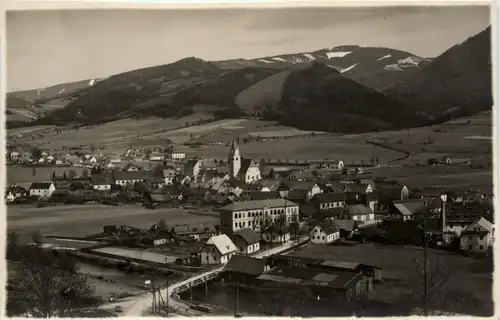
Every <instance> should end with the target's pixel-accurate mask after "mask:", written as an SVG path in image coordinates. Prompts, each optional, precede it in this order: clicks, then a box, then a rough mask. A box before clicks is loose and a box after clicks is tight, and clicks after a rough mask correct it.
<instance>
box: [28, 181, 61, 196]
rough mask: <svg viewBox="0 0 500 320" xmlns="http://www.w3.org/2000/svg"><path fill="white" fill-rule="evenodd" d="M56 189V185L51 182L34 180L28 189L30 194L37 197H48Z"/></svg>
mask: <svg viewBox="0 0 500 320" xmlns="http://www.w3.org/2000/svg"><path fill="white" fill-rule="evenodd" d="M54 191H56V186H55V185H54V184H53V183H52V182H34V183H32V184H31V186H30V189H29V194H30V196H36V197H38V199H48V198H50V196H51V195H52V193H54Z"/></svg>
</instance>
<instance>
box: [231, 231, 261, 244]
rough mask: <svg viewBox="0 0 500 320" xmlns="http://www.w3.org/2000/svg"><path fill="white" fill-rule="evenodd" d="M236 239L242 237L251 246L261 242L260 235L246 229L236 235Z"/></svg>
mask: <svg viewBox="0 0 500 320" xmlns="http://www.w3.org/2000/svg"><path fill="white" fill-rule="evenodd" d="M234 236H235V237H241V238H242V239H243V240H244V241H245V242H246V243H247V245H251V244H254V243H257V242H259V241H260V234H258V233H257V232H255V231H253V230H252V229H250V228H244V229H240V230H238V231H236V232H235V233H234Z"/></svg>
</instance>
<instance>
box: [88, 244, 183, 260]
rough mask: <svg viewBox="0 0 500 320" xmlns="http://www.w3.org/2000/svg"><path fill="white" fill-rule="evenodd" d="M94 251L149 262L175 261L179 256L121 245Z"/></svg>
mask: <svg viewBox="0 0 500 320" xmlns="http://www.w3.org/2000/svg"><path fill="white" fill-rule="evenodd" d="M92 252H98V253H104V254H109V255H114V256H120V257H125V258H134V259H140V260H145V261H147V262H155V263H173V262H175V259H177V257H176V256H173V255H166V254H160V253H154V252H148V251H144V250H135V249H125V248H119V247H104V248H98V249H94V250H92Z"/></svg>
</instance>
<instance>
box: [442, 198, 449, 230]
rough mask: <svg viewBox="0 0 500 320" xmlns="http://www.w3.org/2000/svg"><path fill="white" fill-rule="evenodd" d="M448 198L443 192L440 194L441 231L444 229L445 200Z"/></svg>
mask: <svg viewBox="0 0 500 320" xmlns="http://www.w3.org/2000/svg"><path fill="white" fill-rule="evenodd" d="M447 200H448V196H447V195H446V194H445V193H443V194H442V195H441V229H442V230H441V231H443V232H444V231H445V230H446V201H447Z"/></svg>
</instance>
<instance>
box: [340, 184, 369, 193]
mask: <svg viewBox="0 0 500 320" xmlns="http://www.w3.org/2000/svg"><path fill="white" fill-rule="evenodd" d="M367 188H368V185H367V184H362V183H346V184H344V190H345V191H351V192H357V193H365V192H366V189H367Z"/></svg>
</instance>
